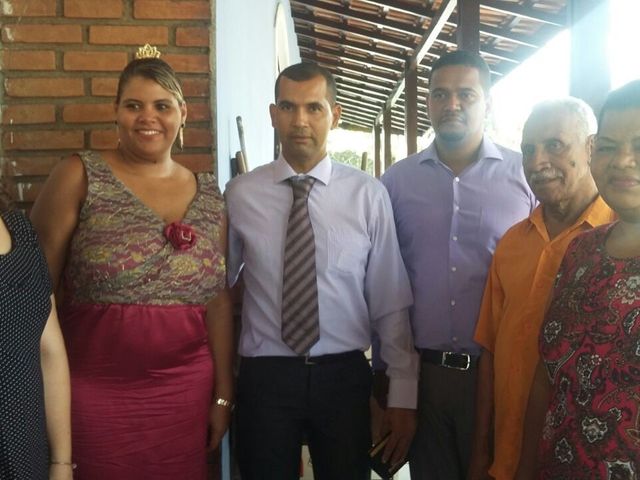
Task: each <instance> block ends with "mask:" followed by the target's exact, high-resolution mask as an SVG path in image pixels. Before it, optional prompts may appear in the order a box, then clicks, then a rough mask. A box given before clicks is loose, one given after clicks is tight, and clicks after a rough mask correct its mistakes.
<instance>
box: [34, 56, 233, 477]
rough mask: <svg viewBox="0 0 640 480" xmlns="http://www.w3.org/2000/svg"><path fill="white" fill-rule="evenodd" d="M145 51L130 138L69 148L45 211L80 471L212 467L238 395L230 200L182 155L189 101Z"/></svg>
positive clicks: (39, 218)
mask: <svg viewBox="0 0 640 480" xmlns="http://www.w3.org/2000/svg"><path fill="white" fill-rule="evenodd" d="M142 52H143V53H145V52H146V56H148V57H150V58H140V59H135V60H133V61H132V62H131V63H129V65H128V66H127V67H126V68H125V70H124V71H123V73H122V75H121V77H120V82H119V85H118V92H117V96H116V101H115V113H116V125H117V131H118V139H119V143H118V148H117V149H116V150H112V151H104V152H95V151H94V152H82V153H79V154H77V155H73V156H71V157H70V158H68V159H66V160H64V161H63V162H62V163H61V164H60V165H59V166H58V167H57V168H56V169H55V170H54V171H53V172H52V174H51V176H50V178H49V179H48V181H47V183H46V184H45V186H44V189H43V191H42V193H41V195H40V197H39V198H38V201H37V202H36V204H35V206H34V208H33V212H32V217H33V221H34V224H35V226H36V228H37V230H38V232H39V234H40V237H41V239H42V242H43V246H44V250H45V253H46V256H47V260H48V263H49V267H50V270H51V274H52V277H53V279H54V282H55V283H56V284H57V283H58V282H61V283H62V287H63V288H62V291H63V293H64V298H63V301H62V304H61V308H60V322H61V326H62V330H63V334H64V336H65V341H66V344H67V350H68V354H69V364H70V370H71V386H72V407H71V412H72V431H73V455H74V461H75V463H77V465H78V468H77V470H76V478H77V479H80V480H103V479H104V480H115V479H117V480H140V479H154V480H176V479H181V480H204V479H205V478H206V447H207V436H209V441H208V442H209V443H208V445H209V446H210V447H212V448H213V447H216V446H217V445H218V443H219V441H220V439H221V437H222V435H223V434H224V432H225V431H226V429H227V426H228V423H229V416H230V410H231V406H232V402H233V387H232V384H233V379H232V369H231V362H232V355H233V352H232V320H231V318H232V317H231V309H230V302H229V296H228V292H227V288H226V281H225V249H226V214H225V207H224V203H223V200H222V197H221V195H220V192H219V191H218V188H217V186H216V181H215V179H214V177H213V175H211V174H208V173H202V174H198V175H194V174H193V173H192V172H191V171H189V170H188V169H186V168H185V167H183V166H181V165H180V164H179V163H177V162H176V161H174V160H173V159H172V156H171V147H172V145H173V143H174V141H175V140H176V138H181V136H182V135H181V133H182V129H183V127H184V122H185V120H186V117H187V107H186V104H185V101H184V98H183V95H182V91H181V88H180V84H179V83H178V81H177V79H176V78H175V74H174V72H173V70H172V69H171V67H170V66H169V65H168V64H166V63H165V62H164V61H162V60H160V59H158V58H155V53H156V51H155V50H154V49H152V48H150V47H147V48H146V49H145V50H143V51H142ZM149 54H151V55H149ZM214 373H215V383H214Z"/></svg>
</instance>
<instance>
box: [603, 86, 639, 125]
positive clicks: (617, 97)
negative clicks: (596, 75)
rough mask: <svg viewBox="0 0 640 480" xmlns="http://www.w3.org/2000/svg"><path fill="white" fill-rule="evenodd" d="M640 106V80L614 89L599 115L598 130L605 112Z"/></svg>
mask: <svg viewBox="0 0 640 480" xmlns="http://www.w3.org/2000/svg"><path fill="white" fill-rule="evenodd" d="M629 108H640V80H633V81H631V82H629V83H627V84H625V85H623V86H622V87H620V88H618V89H616V90H612V91H610V92H609V95H607V99H606V100H605V101H604V105H602V108H601V109H600V115H599V116H598V130H599V129H600V127H601V126H602V119H603V118H604V115H605V113H607V112H609V111H611V110H627V109H629Z"/></svg>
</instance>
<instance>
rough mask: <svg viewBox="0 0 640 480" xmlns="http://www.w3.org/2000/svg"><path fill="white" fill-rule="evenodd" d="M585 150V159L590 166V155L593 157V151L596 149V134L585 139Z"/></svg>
mask: <svg viewBox="0 0 640 480" xmlns="http://www.w3.org/2000/svg"><path fill="white" fill-rule="evenodd" d="M585 147H586V149H587V158H588V159H589V160H588V163H589V165H591V155H593V151H594V149H595V147H596V134H595V133H592V134H591V135H589V136H588V137H587V142H586V145H585Z"/></svg>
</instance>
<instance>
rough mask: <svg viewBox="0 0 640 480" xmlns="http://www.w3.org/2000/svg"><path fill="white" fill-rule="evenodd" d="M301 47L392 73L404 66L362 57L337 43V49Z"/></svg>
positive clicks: (319, 46) (313, 46) (312, 46)
mask: <svg viewBox="0 0 640 480" xmlns="http://www.w3.org/2000/svg"><path fill="white" fill-rule="evenodd" d="M299 47H300V48H301V49H303V48H304V49H306V50H310V51H316V52H319V53H324V54H327V55H333V56H334V57H339V58H340V59H343V60H349V61H351V62H355V63H358V64H361V65H364V66H365V67H371V68H379V69H380V70H386V71H388V72H391V73H398V70H400V69H401V68H402V65H387V64H384V63H381V62H376V61H375V60H373V59H369V60H367V59H364V58H360V57H357V56H355V55H353V54H350V53H349V52H348V51H347V49H345V48H341V47H340V46H339V45H336V50H337V51H336V50H333V49H331V48H328V47H324V46H321V45H311V46H309V45H299Z"/></svg>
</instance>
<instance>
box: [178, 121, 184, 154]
mask: <svg viewBox="0 0 640 480" xmlns="http://www.w3.org/2000/svg"><path fill="white" fill-rule="evenodd" d="M183 147H184V123H183V124H182V125H180V130H179V131H178V148H179V149H180V150H182V149H183Z"/></svg>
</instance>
